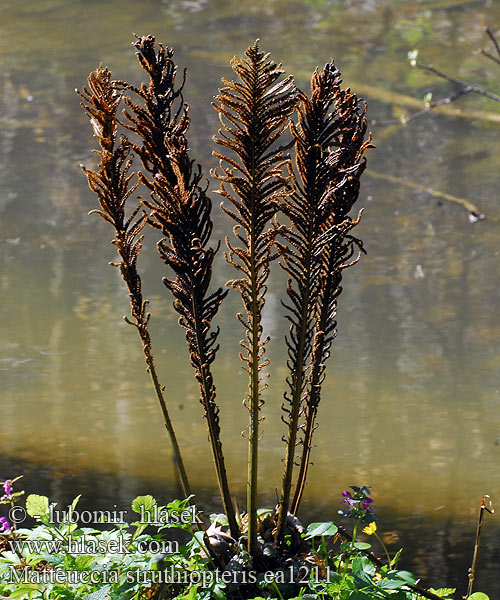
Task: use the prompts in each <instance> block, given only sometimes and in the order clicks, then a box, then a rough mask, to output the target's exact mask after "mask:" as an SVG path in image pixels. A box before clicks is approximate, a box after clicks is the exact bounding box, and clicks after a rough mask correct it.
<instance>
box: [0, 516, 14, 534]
mask: <svg viewBox="0 0 500 600" xmlns="http://www.w3.org/2000/svg"><path fill="white" fill-rule="evenodd" d="M11 532H12V527H11V526H10V523H9V522H8V521H7V519H6V518H5V517H0V533H6V534H9V533H11Z"/></svg>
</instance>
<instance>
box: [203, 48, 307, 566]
mask: <svg viewBox="0 0 500 600" xmlns="http://www.w3.org/2000/svg"><path fill="white" fill-rule="evenodd" d="M231 67H232V68H233V71H234V72H235V73H236V75H237V76H238V78H239V81H227V80H225V79H223V80H222V81H223V83H224V86H225V87H223V88H222V89H221V90H220V91H219V94H218V96H217V97H216V102H215V103H214V107H215V109H216V110H217V111H218V112H219V114H220V118H221V123H222V129H221V130H219V134H218V136H216V137H215V138H214V139H215V142H216V143H217V144H218V145H219V146H222V147H223V148H226V149H227V150H229V151H230V155H229V156H228V155H227V154H222V153H221V152H214V155H215V156H216V157H218V158H219V160H220V166H221V171H214V175H215V176H216V177H217V178H218V179H219V181H220V182H221V185H220V193H221V194H222V196H223V197H224V198H226V199H227V200H229V202H230V203H231V204H232V206H233V210H230V209H229V208H227V207H225V206H223V207H222V208H223V210H224V212H225V213H226V214H227V215H229V216H230V217H231V218H232V219H233V220H234V221H235V222H236V225H235V227H234V229H233V233H234V236H235V238H236V243H237V244H238V245H235V244H234V242H230V241H229V240H228V239H226V243H227V246H228V249H229V252H228V255H227V256H226V259H227V260H228V262H229V263H230V264H231V265H233V266H234V267H235V268H236V269H237V270H238V271H239V272H240V273H241V278H240V279H236V280H232V281H230V282H228V285H231V286H232V287H233V288H234V289H236V290H238V291H239V292H240V293H241V296H242V299H243V306H244V309H245V316H243V315H242V314H239V315H238V319H239V320H240V321H241V323H242V324H243V326H244V327H245V329H246V338H245V341H243V342H241V345H242V347H243V349H244V354H241V355H240V356H241V358H242V360H243V361H244V362H245V363H246V367H245V369H246V371H247V372H248V374H249V391H248V396H247V398H246V400H245V406H246V407H247V409H248V411H249V428H248V440H249V450H248V479H247V527H248V549H249V552H250V553H252V554H253V555H255V552H256V549H257V474H258V469H257V465H258V439H259V421H260V408H261V406H262V396H261V394H262V391H263V390H264V389H265V383H264V379H265V377H264V376H263V375H262V370H263V369H264V368H265V366H266V365H267V364H268V362H267V361H266V360H263V355H264V350H265V345H266V344H267V342H268V340H267V339H262V323H261V315H262V308H263V306H264V294H265V290H266V281H267V278H268V275H269V262H270V259H271V249H272V247H273V244H274V238H275V235H276V228H275V227H273V226H272V225H270V223H271V221H272V220H273V217H275V216H276V214H277V212H278V202H277V197H278V195H279V194H280V192H282V190H283V188H284V186H285V184H286V178H285V177H284V176H283V172H282V168H283V165H284V163H285V162H286V159H285V158H284V154H283V153H284V148H282V147H280V146H279V145H277V141H278V140H279V138H280V136H281V134H282V133H283V131H284V129H285V128H286V126H287V123H288V118H289V115H290V113H291V112H292V110H293V108H294V106H295V102H296V93H295V86H294V84H293V81H292V78H291V77H287V78H285V79H281V80H280V76H281V75H282V74H283V69H282V68H281V66H280V65H277V64H276V63H274V62H273V61H271V60H269V55H268V54H265V53H263V52H262V51H261V50H260V49H259V45H258V41H257V42H256V43H255V44H254V45H253V46H251V47H250V48H248V50H246V52H245V57H244V58H243V59H241V60H238V59H236V58H234V59H233V60H232V61H231ZM229 188H230V189H229Z"/></svg>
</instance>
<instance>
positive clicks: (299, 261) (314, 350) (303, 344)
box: [276, 63, 371, 543]
mask: <svg viewBox="0 0 500 600" xmlns="http://www.w3.org/2000/svg"><path fill="white" fill-rule="evenodd" d="M340 86H341V79H340V72H339V71H338V70H337V69H336V68H335V66H334V65H333V63H329V64H327V65H326V66H325V67H324V69H323V70H322V71H318V70H317V71H316V72H315V73H314V75H313V77H312V80H311V95H310V98H309V97H308V96H307V95H306V94H305V93H303V92H299V102H298V108H297V113H298V123H297V125H293V124H292V126H291V131H292V135H293V139H294V143H295V152H296V161H295V167H296V168H295V170H293V169H291V191H290V194H289V195H287V196H286V197H285V199H284V201H283V212H284V213H285V214H286V216H287V217H288V218H289V219H290V222H291V224H292V227H291V229H290V230H289V231H287V232H286V233H285V237H286V239H287V241H288V249H287V251H286V252H285V254H284V259H283V263H282V266H283V268H284V269H285V271H286V272H287V273H288V275H289V276H290V279H289V281H288V287H287V294H288V299H289V300H288V303H287V304H286V305H285V306H286V308H287V313H288V314H287V318H288V319H289V321H290V334H289V336H288V337H287V340H286V343H287V348H288V357H289V358H288V367H289V370H290V375H289V377H288V379H287V383H288V387H289V391H288V392H287V393H286V394H285V404H284V406H283V410H284V412H285V415H286V417H287V419H286V422H287V423H288V426H289V427H288V437H287V445H286V454H285V468H284V475H283V486H282V493H281V498H280V508H279V515H278V526H277V532H276V539H277V541H278V543H281V542H282V541H283V535H284V532H285V525H286V518H287V514H288V510H289V509H290V511H291V512H292V513H293V514H296V512H297V510H298V507H299V504H300V500H301V496H302V492H303V489H304V485H305V480H306V475H307V468H308V465H309V457H310V452H311V446H312V435H313V432H314V429H315V417H316V414H317V410H318V404H319V401H320V395H321V384H322V382H323V379H324V372H325V361H326V359H327V358H328V356H329V351H330V347H331V344H332V341H333V339H334V337H335V335H336V321H335V316H336V310H337V300H338V297H339V295H340V293H341V291H342V289H341V287H340V282H341V279H342V271H343V270H344V269H345V268H347V267H349V266H351V265H353V264H355V262H357V260H358V258H359V257H358V258H355V259H354V260H351V259H352V258H353V256H354V254H355V249H356V247H357V248H360V249H361V250H362V244H361V241H360V240H358V239H356V238H355V237H353V236H352V235H350V231H351V230H352V229H353V228H354V227H355V226H356V225H357V224H358V223H359V219H360V216H361V215H359V216H358V218H357V219H355V220H353V219H351V218H350V217H349V216H348V213H349V211H350V210H351V208H352V206H353V205H354V203H355V202H356V200H357V198H358V195H359V180H360V177H361V174H362V173H363V171H364V168H365V160H364V159H363V158H362V155H363V153H364V151H365V150H366V149H367V148H369V147H371V138H370V137H368V139H366V140H365V134H366V118H365V110H366V109H365V106H364V104H362V103H361V102H360V101H359V100H358V98H357V97H356V96H355V95H353V94H351V93H350V90H349V89H347V90H342V89H341V87H340ZM301 429H302V430H303V436H302V439H301V440H300V443H301V444H302V455H301V458H300V462H299V472H298V475H297V480H296V485H295V495H294V497H293V501H292V502H291V504H290V495H291V488H292V476H293V468H294V461H295V450H296V446H297V439H298V433H299V431H300V430H301Z"/></svg>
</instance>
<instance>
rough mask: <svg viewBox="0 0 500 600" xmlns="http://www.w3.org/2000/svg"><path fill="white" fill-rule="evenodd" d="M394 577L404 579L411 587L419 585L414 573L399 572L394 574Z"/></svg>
mask: <svg viewBox="0 0 500 600" xmlns="http://www.w3.org/2000/svg"><path fill="white" fill-rule="evenodd" d="M394 576H395V577H398V578H399V579H402V580H403V581H405V582H406V583H408V584H409V585H415V584H416V583H417V578H416V577H415V575H413V573H410V572H409V571H397V572H396V573H395V574H394Z"/></svg>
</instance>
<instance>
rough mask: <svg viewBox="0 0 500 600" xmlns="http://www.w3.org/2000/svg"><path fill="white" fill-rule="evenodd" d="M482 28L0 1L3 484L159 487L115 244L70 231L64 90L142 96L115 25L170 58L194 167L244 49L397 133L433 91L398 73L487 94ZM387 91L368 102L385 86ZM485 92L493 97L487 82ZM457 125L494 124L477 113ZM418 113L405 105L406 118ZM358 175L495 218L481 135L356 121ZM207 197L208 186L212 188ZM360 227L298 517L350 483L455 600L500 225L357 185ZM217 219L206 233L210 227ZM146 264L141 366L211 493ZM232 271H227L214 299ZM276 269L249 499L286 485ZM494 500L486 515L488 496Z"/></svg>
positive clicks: (483, 575)
mask: <svg viewBox="0 0 500 600" xmlns="http://www.w3.org/2000/svg"><path fill="white" fill-rule="evenodd" d="M486 25H490V26H491V27H492V28H494V29H495V28H498V27H499V26H500V3H498V2H496V1H491V2H483V1H471V2H463V1H457V0H454V1H451V0H441V1H440V0H436V1H433V0H425V1H421V2H418V1H415V2H403V1H401V2H398V1H396V0H393V1H389V0H388V1H386V2H384V1H381V2H375V1H371V0H367V1H364V2H362V1H358V0H351V1H345V2H344V1H335V0H310V1H309V2H298V1H296V2H290V1H285V0H267V1H263V0H254V1H252V2H251V3H250V2H236V1H233V0H229V1H221V0H193V1H189V0H179V1H168V0H165V1H164V2H160V1H158V0H155V1H153V0H149V1H148V0H145V1H143V2H141V3H138V2H132V1H130V0H122V1H120V2H117V1H110V2H96V1H87V2H85V1H83V0H81V1H70V0H66V1H61V0H38V1H36V2H35V1H33V0H25V1H24V2H22V3H19V2H14V1H12V2H9V1H7V0H3V2H2V3H1V6H0V247H1V250H0V265H1V270H0V289H1V303H0V314H1V322H2V335H1V339H0V374H1V392H0V411H1V413H0V435H1V446H0V454H1V455H2V464H1V465H0V467H1V471H0V478H1V477H2V476H4V477H5V476H9V475H17V474H18V473H20V472H24V473H25V474H26V482H25V484H26V487H27V489H30V490H31V491H35V490H36V491H38V489H44V490H46V491H47V492H49V493H50V494H51V496H52V497H54V499H59V500H60V501H61V502H63V501H67V500H68V499H69V498H71V497H73V496H74V495H76V493H79V492H80V491H84V492H85V493H87V494H88V495H89V502H94V503H97V504H99V505H100V506H101V507H105V506H106V503H109V502H111V501H113V502H114V501H115V500H116V499H118V501H119V502H122V503H126V502H128V501H129V500H130V498H131V497H133V496H134V495H135V494H136V493H138V492H144V491H149V490H150V489H154V490H156V492H157V493H158V494H161V493H164V494H166V493H169V494H172V493H175V484H174V482H173V469H172V466H171V462H170V453H169V449H168V444H167V441H166V439H165V435H164V430H163V427H162V425H161V420H160V417H159V411H158V409H157V406H156V403H155V399H154V397H153V394H152V390H151V387H150V385H149V382H148V379H147V377H146V375H145V373H144V368H143V358H142V354H141V350H140V346H139V342H138V340H137V339H136V335H135V332H134V331H133V330H132V329H131V328H130V327H128V326H127V325H126V324H125V323H124V322H123V321H121V315H123V314H126V313H127V312H128V306H127V297H126V294H125V290H124V287H123V284H122V283H121V280H120V279H119V276H118V273H117V272H116V271H115V270H113V269H112V268H111V267H109V266H108V264H107V263H108V261H110V260H113V259H114V254H113V252H114V249H113V247H112V246H111V245H110V244H109V240H110V238H111V232H110V231H109V229H108V228H107V227H106V224H105V223H101V222H100V221H99V220H98V219H97V217H89V216H87V212H88V211H89V210H90V209H92V208H93V207H94V202H95V199H94V198H93V197H92V194H91V193H90V191H89V190H88V188H87V184H86V181H85V179H84V177H83V176H82V174H81V172H80V169H79V164H80V163H90V162H91V160H92V158H91V153H90V148H91V147H92V145H93V140H92V138H91V134H90V129H89V126H88V123H87V122H86V119H85V117H84V115H83V113H82V111H81V109H80V107H79V104H78V98H77V97H76V95H75V93H74V88H75V87H81V86H82V85H83V83H84V81H85V78H86V76H87V74H88V72H89V71H91V70H92V69H93V68H95V67H96V66H97V65H98V64H99V62H100V61H103V62H104V63H105V64H107V65H108V66H110V67H111V69H112V70H113V72H114V74H115V75H116V76H117V77H120V78H125V79H130V80H134V81H137V78H138V77H139V69H138V67H137V66H136V62H135V58H134V54H133V51H132V49H131V47H130V43H131V41H132V32H135V33H138V34H144V33H154V34H155V35H156V36H157V39H159V40H161V41H164V42H165V43H167V44H169V45H173V46H174V47H175V48H176V50H177V53H176V56H177V61H178V63H179V64H180V65H186V66H187V67H188V69H189V81H188V84H187V87H186V99H187V100H188V101H190V102H191V104H192V110H191V114H192V117H193V125H192V130H191V138H190V141H191V146H192V148H193V151H194V153H195V155H196V156H197V158H198V159H199V160H202V161H203V162H204V164H205V165H206V167H207V170H208V167H210V166H213V165H214V162H213V159H212V158H211V157H210V153H211V149H212V142H211V136H212V135H213V133H214V132H215V129H216V127H217V117H216V115H215V113H214V111H213V110H212V109H211V107H210V99H211V97H212V96H213V95H214V94H215V93H216V90H217V87H218V84H219V79H220V76H221V75H224V76H228V75H229V74H230V71H229V68H228V66H227V65H228V60H229V59H230V58H231V56H232V55H233V54H236V53H241V52H242V51H243V50H244V49H245V48H246V47H247V46H248V45H249V44H250V43H251V42H252V41H253V40H254V39H255V38H256V37H259V38H260V39H261V45H262V47H264V48H267V49H269V50H270V51H272V53H273V57H275V58H276V59H278V60H280V61H282V62H283V64H284V66H285V68H286V69H287V71H288V72H292V73H297V74H298V76H297V82H298V83H299V84H300V85H306V78H307V74H309V73H311V72H312V70H313V69H314V67H315V66H316V65H322V64H323V63H324V62H325V61H326V60H328V59H329V58H330V57H334V59H335V60H336V62H337V64H338V66H339V67H340V68H341V70H342V72H343V74H344V79H345V81H346V82H347V83H348V84H350V85H352V86H353V88H354V90H355V91H360V92H361V94H360V95H363V96H364V97H365V98H366V99H367V100H368V102H369V116H370V118H371V119H377V120H387V119H392V118H394V117H400V116H402V115H404V114H407V113H408V112H411V110H412V109H410V108H401V107H394V106H392V105H391V104H389V103H387V102H385V101H384V100H383V93H384V92H388V91H389V92H397V93H400V94H405V95H407V96H412V97H414V98H417V99H421V98H422V97H423V96H424V95H425V93H426V92H428V91H429V90H433V91H434V97H435V98H437V97H440V96H441V95H447V94H448V92H449V87H448V86H447V85H446V84H444V83H443V82H441V81H439V80H435V79H432V78H430V77H428V76H427V75H425V74H423V73H421V72H419V71H416V70H412V69H410V67H409V65H408V61H407V58H406V54H407V52H408V50H410V49H412V48H416V47H418V48H419V49H420V51H421V60H422V61H423V62H432V63H434V64H435V65H436V66H439V67H440V68H442V69H443V70H446V71H447V72H449V73H452V74H456V75H458V76H460V77H462V78H470V79H473V80H474V81H478V82H480V83H483V84H484V83H485V82H486V81H487V79H488V77H490V86H491V87H492V88H493V91H495V90H494V88H495V84H494V83H492V81H493V82H494V81H495V79H493V77H494V78H496V81H497V82H498V69H496V70H495V65H494V64H493V63H492V62H491V63H488V62H487V61H486V59H484V58H481V57H480V56H478V55H477V54H473V50H475V49H477V48H479V47H481V46H482V45H483V44H486V38H485V36H484V33H483V30H484V27H485V26H486ZM381 90H382V94H381V92H380V91H381ZM496 91H497V93H498V85H497V86H496ZM456 106H460V107H461V108H463V109H464V111H472V110H476V111H477V110H484V111H488V112H492V113H493V112H495V110H496V111H497V114H498V112H499V111H498V109H499V106H498V105H495V103H492V102H490V103H488V102H487V101H483V100H482V99H468V100H465V101H461V103H460V104H459V105H456ZM413 110H414V109H413ZM372 130H373V132H374V138H375V142H376V144H377V149H376V150H375V151H372V152H371V153H370V155H369V168H370V169H371V170H372V171H374V172H375V173H382V174H387V175H391V176H394V177H398V178H400V179H401V180H403V181H410V182H414V183H418V184H420V185H423V186H426V187H429V188H433V189H436V190H440V191H443V192H447V193H448V194H452V195H456V196H459V197H461V198H466V199H468V200H470V201H472V202H474V203H476V204H477V206H478V207H479V209H480V211H481V212H482V213H484V214H486V215H488V216H497V217H498V216H500V208H499V205H498V189H499V159H498V157H499V153H500V136H499V131H500V126H499V125H498V124H496V125H495V124H494V123H492V122H483V121H478V120H472V119H468V118H450V117H445V116H431V117H427V118H424V119H420V120H417V121H414V122H413V123H411V125H409V126H407V127H406V128H400V127H396V128H392V129H387V128H383V127H379V126H373V127H372ZM215 187H216V185H215V184H212V188H215ZM359 206H363V207H365V214H364V217H363V223H362V225H361V226H360V228H359V230H358V233H359V235H360V236H361V237H363V239H364V240H365V246H366V248H367V249H368V253H369V254H368V256H367V257H363V260H362V261H361V263H360V264H359V265H358V266H357V267H356V268H354V269H352V270H350V271H349V272H348V273H346V276H345V285H344V292H343V294H342V297H341V300H340V308H339V319H338V320H339V336H338V339H337V341H336V343H335V348H334V355H333V357H332V359H331V361H330V368H329V371H328V378H327V380H326V383H325V388H324V400H323V402H322V406H321V408H320V427H319V429H318V431H317V434H316V440H315V441H316V444H317V446H316V448H315V449H314V454H313V458H314V466H313V467H312V468H311V471H310V482H309V487H308V491H307V498H306V500H305V502H304V505H303V512H304V515H305V518H308V517H314V518H318V517H321V518H332V517H335V513H336V511H337V508H338V506H337V504H338V499H339V493H340V491H341V490H342V489H344V488H345V487H346V486H347V485H349V484H369V485H372V486H373V492H374V494H375V497H376V499H377V503H378V506H379V512H380V514H381V517H382V519H381V525H380V527H381V528H382V529H384V530H386V531H388V536H389V535H390V536H392V539H393V540H394V543H393V546H392V548H394V549H397V547H398V545H404V546H405V547H407V548H408V552H407V554H406V565H407V566H409V567H410V568H412V569H414V570H416V571H418V573H419V574H420V575H421V576H423V577H424V578H425V581H426V583H429V584H432V585H435V586H436V587H438V586H439V585H445V584H448V585H457V586H459V587H460V589H461V590H463V586H464V583H465V580H466V569H467V566H468V565H469V562H470V556H471V554H472V544H473V533H474V520H475V515H476V511H477V506H478V504H479V500H480V498H481V496H482V494H484V493H489V494H490V495H491V496H492V497H493V499H495V498H496V499H497V500H498V499H499V498H500V477H499V468H498V465H499V460H500V412H499V410H498V408H499V403H500V392H499V390H500V378H499V370H498V367H499V365H500V317H499V307H500V268H499V264H500V260H499V243H498V242H499V239H500V223H499V222H498V221H495V220H494V219H489V220H488V219H486V220H485V221H482V222H479V223H474V224H471V223H469V221H468V215H467V211H465V210H464V209H463V207H462V206H460V205H459V204H456V203H453V202H449V201H447V200H439V199H438V198H436V197H433V196H432V195H430V194H429V193H427V192H425V191H422V190H415V189H414V188H409V187H406V186H405V185H404V184H403V183H399V184H397V183H394V182H389V181H386V180H382V179H379V178H375V177H372V176H370V175H369V174H367V175H365V176H364V184H363V188H362V192H361V197H360V201H359ZM229 228H230V224H229V223H228V222H227V221H225V220H224V219H223V218H222V217H221V216H217V223H216V229H217V233H218V234H220V235H223V234H224V233H226V232H227V231H228V230H229ZM141 268H142V270H143V272H144V279H145V284H144V285H145V292H146V293H147V294H148V295H149V296H150V298H151V299H152V309H153V316H154V330H153V335H154V342H155V344H156V357H157V361H158V364H159V367H160V372H161V373H163V378H164V381H165V382H166V383H167V393H168V397H169V400H170V402H171V405H172V411H173V416H174V419H175V422H176V423H177V429H178V434H179V437H180V441H181V443H182V445H183V449H184V453H185V455H186V462H187V464H188V468H189V470H190V472H191V473H192V475H191V477H192V480H193V483H194V487H195V488H196V490H197V492H198V494H199V497H200V498H201V499H203V501H204V502H205V503H206V504H208V505H211V506H212V507H215V506H216V490H215V486H214V478H213V475H212V467H211V464H210V457H209V449H208V445H207V441H206V434H205V430H204V424H203V422H202V420H201V411H200V406H199V404H198V400H197V388H196V385H195V383H194V382H193V381H192V377H191V370H190V367H189V365H188V362H187V358H186V357H185V356H184V354H185V352H184V348H185V345H184V341H183V337H182V333H181V332H179V331H177V327H176V316H175V314H174V313H173V310H172V309H171V307H170V302H169V300H168V298H167V296H166V294H165V293H164V291H163V289H162V288H163V286H162V284H161V281H160V277H161V275H162V272H163V271H162V265H161V264H160V261H159V259H158V258H157V256H156V254H155V249H154V238H148V239H147V241H146V247H145V249H144V252H143V256H142V261H141ZM231 276H232V273H231V271H230V269H229V267H228V266H227V265H225V264H224V263H223V260H222V256H221V257H220V260H219V263H218V264H217V270H216V273H215V279H216V282H217V283H219V284H222V283H224V282H225V281H226V279H228V278H229V277H231ZM282 283H283V282H282V280H281V278H280V276H276V277H274V279H273V280H272V282H271V286H270V290H269V297H268V300H267V305H266V309H267V313H266V330H267V333H268V334H269V335H271V337H272V343H271V345H270V346H269V356H270V358H271V360H272V368H271V387H270V389H269V392H268V393H267V396H266V404H265V416H266V420H265V423H264V437H263V440H262V446H261V448H262V450H261V456H262V459H263V463H262V468H261V494H262V504H268V505H270V504H272V503H273V502H274V499H275V489H276V488H277V487H278V486H279V484H280V480H281V462H280V459H281V456H282V454H283V446H282V444H281V443H280V441H279V440H280V437H281V435H282V434H283V431H284V430H283V426H282V424H281V422H280V411H279V406H280V404H281V396H282V392H283V383H282V382H283V378H284V375H285V367H284V351H283V346H282V343H281V340H282V337H283V334H284V332H285V330H286V324H285V321H284V319H283V318H282V314H281V308H280V304H279V297H280V294H281V293H282ZM238 309H239V300H238V298H236V297H235V296H230V297H229V299H228V300H227V301H226V303H225V306H224V312H223V316H222V318H221V319H220V322H221V325H222V327H223V333H222V336H223V337H222V341H223V348H222V350H221V352H220V355H219V359H218V363H217V366H216V373H215V375H216V384H217V388H218V391H219V400H220V403H221V407H222V415H223V426H224V444H225V448H226V452H227V454H228V457H227V462H228V465H229V470H230V475H231V479H232V481H233V487H234V492H235V494H237V495H238V498H239V500H240V502H241V503H242V504H243V502H244V500H243V494H244V485H245V482H244V480H245V471H246V468H245V460H246V446H245V443H244V440H242V438H241V432H242V431H243V430H244V428H245V425H246V415H245V411H244V409H243V408H242V407H241V398H242V395H243V392H244V390H245V387H246V382H245V377H244V375H243V374H242V372H241V371H240V368H239V364H238V361H237V359H236V355H237V352H238V340H239V339H240V337H241V329H240V327H239V325H238V324H237V322H236V320H235V319H234V318H233V315H234V313H235V312H236V311H237V310H238ZM499 504H500V502H499ZM495 519H497V517H493V518H491V519H489V523H488V526H487V528H486V530H485V533H484V540H483V545H482V548H481V560H480V562H481V568H480V572H479V576H478V586H479V587H481V586H482V588H483V589H484V590H485V591H488V592H490V593H491V594H492V596H493V597H495V593H497V594H498V593H499V591H500V575H499V573H500V545H499V543H498V539H497V534H498V531H500V529H499V528H498V527H497V528H496V529H495V526H494V523H495Z"/></svg>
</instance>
